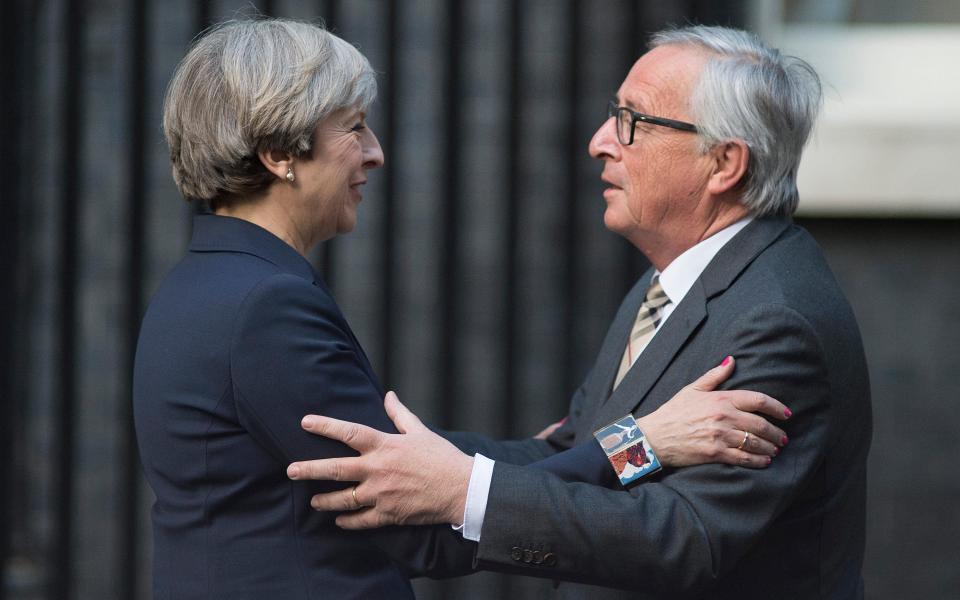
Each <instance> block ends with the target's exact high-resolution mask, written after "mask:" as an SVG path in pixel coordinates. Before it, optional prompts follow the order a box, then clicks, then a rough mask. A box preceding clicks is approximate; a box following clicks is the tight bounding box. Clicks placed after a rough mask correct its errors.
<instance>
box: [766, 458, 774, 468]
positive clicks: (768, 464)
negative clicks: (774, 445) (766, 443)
mask: <svg viewBox="0 0 960 600" xmlns="http://www.w3.org/2000/svg"><path fill="white" fill-rule="evenodd" d="M772 462H773V459H772V458H770V457H769V456H768V457H767V466H770V463H772Z"/></svg>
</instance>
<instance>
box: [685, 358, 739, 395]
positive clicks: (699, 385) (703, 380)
mask: <svg viewBox="0 0 960 600" xmlns="http://www.w3.org/2000/svg"><path fill="white" fill-rule="evenodd" d="M735 362H736V361H735V360H734V358H733V357H732V356H728V357H726V358H724V359H723V362H721V363H720V364H719V365H717V366H716V367H714V368H712V369H710V370H709V371H707V372H706V373H704V374H703V375H701V376H700V379H697V380H696V381H694V382H693V383H692V384H690V385H691V387H693V388H694V389H697V390H700V391H701V392H712V391H713V390H715V389H717V386H719V385H720V384H721V383H723V382H724V381H726V380H727V379H728V378H729V377H730V375H732V374H733V367H734V363H735Z"/></svg>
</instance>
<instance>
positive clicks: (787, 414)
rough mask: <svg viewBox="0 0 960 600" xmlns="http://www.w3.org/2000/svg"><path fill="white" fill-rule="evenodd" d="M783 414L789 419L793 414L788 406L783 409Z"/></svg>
mask: <svg viewBox="0 0 960 600" xmlns="http://www.w3.org/2000/svg"><path fill="white" fill-rule="evenodd" d="M783 416H785V417H786V418H788V419H789V418H790V417H792V416H793V411H792V410H790V409H789V408H785V409H783Z"/></svg>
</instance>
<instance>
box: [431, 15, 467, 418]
mask: <svg viewBox="0 0 960 600" xmlns="http://www.w3.org/2000/svg"><path fill="white" fill-rule="evenodd" d="M446 11H447V23H446V25H447V27H446V35H447V48H448V53H447V59H446V63H445V65H444V69H445V70H444V80H443V100H442V103H443V122H442V123H441V125H440V126H441V127H442V134H441V135H442V144H443V150H442V155H443V157H444V174H443V183H442V185H441V188H440V189H441V192H440V198H439V202H437V208H439V209H440V211H441V215H442V216H441V217H440V227H441V228H442V229H443V231H442V238H441V247H442V255H441V257H440V271H439V275H440V285H439V286H438V287H439V289H440V324H439V327H438V328H437V333H438V334H439V338H440V339H439V340H438V347H439V349H440V350H439V359H440V372H439V373H438V375H439V377H440V398H439V406H438V410H437V414H438V419H439V422H440V426H441V427H445V428H450V427H452V425H453V419H454V408H455V407H454V406H453V402H450V401H449V400H450V399H451V398H453V397H454V393H455V390H456V382H457V373H456V367H457V357H458V356H459V355H460V352H459V351H458V345H457V333H458V332H457V314H458V310H457V309H458V306H459V296H460V294H459V289H460V286H459V285H458V284H459V281H458V277H457V275H458V273H459V267H460V236H459V235H458V233H459V232H458V227H459V225H460V220H461V218H460V217H461V215H460V213H461V207H460V199H459V197H460V195H461V190H462V188H461V185H460V176H459V175H460V156H461V152H460V140H459V139H458V135H457V133H458V129H459V124H460V121H461V102H460V89H461V84H462V77H463V74H462V71H463V69H462V64H461V63H462V58H463V35H462V30H463V27H462V23H463V7H462V4H461V3H460V2H459V1H458V0H448V1H447V3H446Z"/></svg>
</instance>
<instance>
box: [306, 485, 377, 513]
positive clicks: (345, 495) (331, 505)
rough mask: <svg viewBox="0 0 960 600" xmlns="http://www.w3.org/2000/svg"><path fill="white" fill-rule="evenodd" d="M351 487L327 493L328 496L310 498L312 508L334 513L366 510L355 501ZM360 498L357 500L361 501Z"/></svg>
mask: <svg viewBox="0 0 960 600" xmlns="http://www.w3.org/2000/svg"><path fill="white" fill-rule="evenodd" d="M354 489H355V488H354V487H353V486H350V487H348V488H346V489H343V490H337V491H335V492H327V493H326V494H316V495H314V496H313V497H312V498H310V506H311V507H313V509H314V510H334V511H352V510H358V509H361V508H364V507H363V506H360V505H358V504H357V503H356V501H354V499H353V490H354ZM359 499H360V498H359V496H358V497H357V500H359Z"/></svg>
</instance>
